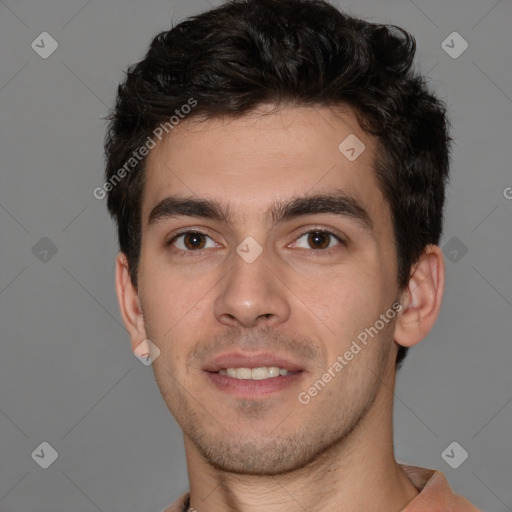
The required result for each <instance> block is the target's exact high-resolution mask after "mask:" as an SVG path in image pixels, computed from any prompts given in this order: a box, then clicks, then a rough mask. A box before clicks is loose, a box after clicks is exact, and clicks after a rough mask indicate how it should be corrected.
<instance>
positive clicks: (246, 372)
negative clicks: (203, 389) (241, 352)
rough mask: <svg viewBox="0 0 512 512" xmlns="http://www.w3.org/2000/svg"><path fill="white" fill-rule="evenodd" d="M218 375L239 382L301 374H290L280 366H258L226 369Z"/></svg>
mask: <svg viewBox="0 0 512 512" xmlns="http://www.w3.org/2000/svg"><path fill="white" fill-rule="evenodd" d="M216 373H218V374H219V375H227V376H228V377H231V378H232V379H239V380H266V379H274V378H276V377H279V376H285V375H295V374H297V373H299V372H290V371H288V370H287V369H286V368H279V367H278V366H258V367H257V368H243V367H242V368H226V369H222V370H219V371H218V372H216Z"/></svg>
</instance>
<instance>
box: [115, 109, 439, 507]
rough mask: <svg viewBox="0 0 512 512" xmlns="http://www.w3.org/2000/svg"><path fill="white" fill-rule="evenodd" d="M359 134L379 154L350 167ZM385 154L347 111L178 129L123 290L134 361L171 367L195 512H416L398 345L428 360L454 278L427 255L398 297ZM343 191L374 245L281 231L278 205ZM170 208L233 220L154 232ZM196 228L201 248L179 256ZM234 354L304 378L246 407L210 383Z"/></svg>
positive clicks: (166, 382)
mask: <svg viewBox="0 0 512 512" xmlns="http://www.w3.org/2000/svg"><path fill="white" fill-rule="evenodd" d="M350 134H355V135H357V137H358V138H359V139H360V140H361V141H363V143H364V144H365V146H366V149H365V151H364V152H363V153H362V154H361V155H360V156H359V157H358V158H357V159H356V160H355V161H352V162H351V161H349V160H348V159H347V158H345V156H343V155H342V154H341V152H340V151H339V149H338V146H339V144H340V143H341V141H343V140H344V139H345V138H346V137H347V136H348V135H350ZM375 151H376V140H375V139H374V138H373V137H372V136H370V135H368V134H366V133H365V132H364V131H362V129H361V128H360V126H359V124H358V122H357V120H356V118H355V116H354V114H353V113H352V112H351V111H350V109H349V108H344V109H342V108H340V109H337V110H336V111H335V110H333V109H329V108H326V107H316V108H311V107H296V106H293V107H292V106H282V107H280V108H278V109H275V108H273V107H271V106H262V107H261V108H260V109H259V110H257V111H255V112H253V113H251V114H249V115H245V116H243V117H241V118H239V119H219V118H217V119H211V120H207V121H203V122H199V121H197V120H195V119H193V118H192V119H189V120H186V121H183V122H181V123H180V124H179V125H178V126H177V127H176V128H175V129H174V130H173V131H172V132H171V134H170V136H169V137H168V138H167V139H164V140H163V141H162V142H161V143H160V144H159V145H157V147H155V148H154V149H153V150H152V151H151V153H150V154H149V156H148V160H147V169H146V172H147V176H146V178H147V179H146V185H145V189H144V194H143V202H142V247H141V256H140V265H139V276H138V289H135V288H134V287H133V285H132V283H131V281H130V278H129V272H128V264H127V261H126V258H125V256H124V254H122V253H120V254H119V255H118V258H117V267H116V270H117V273H116V288H117V293H118V297H119V302H120V306H121V312H122V316H123V319H124V322H125V324H126V327H127V329H128V331H129V334H130V337H131V341H132V348H133V349H134V350H135V348H136V347H137V346H138V345H139V344H140V343H141V341H142V340H144V339H146V338H149V339H150V340H152V342H153V343H154V344H155V345H156V346H157V347H158V348H159V349H160V351H161V353H160V356H159V357H158V358H157V359H156V360H155V361H154V362H153V370H154V373H155V378H156V380H157V383H158V385H159V388H160V391H161V393H162V396H163V398H164V400H165V402H166V404H167V406H168V408H169V410H170V411H171V413H172V414H173V415H174V417H175V418H176V420H177V422H178V423H179V425H180V426H181V428H182V430H183V435H184V443H185V450H186V457H187V465H188V472H189V481H190V490H191V506H192V507H193V508H195V509H196V510H198V511H199V512H201V511H205V512H206V511H208V512H217V511H219V512H220V511H228V510H229V511H243V512H253V511H260V510H262V509H264V510H266V511H268V512H274V511H275V512H277V511H279V512H283V511H292V510H293V511H296V510H297V509H304V510H307V511H308V512H316V511H320V510H344V511H354V512H355V511H363V510H365V511H366V510H383V511H390V512H391V511H396V512H398V511H400V510H402V509H403V508H404V507H405V506H406V505H407V504H408V503H409V502H410V501H411V500H412V499H413V498H414V497H415V496H416V495H417V494H418V490H417V489H416V488H415V487H414V486H413V484H412V483H411V481H410V480H409V479H408V477H407V475H406V474H405V472H404V471H403V470H402V468H401V467H400V466H399V465H398V463H397V462H396V461H395V458H394V453H393V432H392V408H393V390H394V385H395V358H396V352H397V349H398V345H399V344H400V345H403V346H412V345H414V344H416V343H418V342H419V341H420V340H421V339H423V338H424V337H425V336H426V334H427V333H428V332H429V330H430V329H431V327H432V326H433V324H434V322H435V320H436V318H437V316H438V313H439V309H440V307H441V300H442V294H443V288H444V262H443V256H442V253H441V250H440V249H439V247H438V246H434V245H431V246H428V247H427V248H426V249H425V252H424V254H423V255H422V257H421V258H420V260H419V261H418V262H416V264H415V265H414V266H413V268H411V278H410V281H409V285H408V287H407V288H405V289H400V288H399V287H398V284H397V261H396V252H395V247H394V238H393V228H392V221H391V212H390V209H389V205H388V204H387V202H386V200H385V199H384V197H383V195H382V193H381V192H380V190H379V189H378V187H377V183H376V181H375V177H374V174H373V171H372V162H373V161H374V158H375ZM333 191H341V192H343V193H345V194H349V195H350V196H351V197H353V198H355V199H356V200H357V201H358V203H359V204H360V205H362V207H363V208H364V209H365V210H366V211H367V213H368V215H369V218H370V219H371V221H372V223H373V230H372V231H369V230H368V229H366V228H365V226H364V225H363V223H361V222H360V221H358V220H357V219H354V218H351V217H349V216H346V215H337V214H334V213H310V214H307V215H299V216H297V217H294V218H288V219H285V220H281V221H279V222H277V223H274V222H272V218H271V217H270V216H269V214H268V212H269V211H270V210H271V208H272V207H273V206H274V205H275V203H276V202H281V203H286V202H288V201H290V200H292V199H294V198H297V197H305V196H309V195H314V194H330V193H333ZM171 195H172V196H180V197H186V198H193V199H199V198H201V199H210V200H215V201H217V202H218V203H220V204H221V205H222V206H224V207H226V208H229V213H230V215H231V218H230V219H229V222H225V221H220V220H214V219H209V218H203V217H198V216H193V215H180V216H174V217H164V218H160V219H159V220H157V221H156V222H153V223H151V224H149V223H148V219H149V216H150V212H151V211H152V210H153V208H154V207H155V206H156V205H157V204H158V203H159V202H160V201H162V200H163V199H165V198H166V197H169V196H171ZM183 228H190V229H193V230H197V231H199V232H201V233H204V234H205V235H206V237H205V238H204V237H201V236H199V238H193V237H192V239H191V238H190V236H188V237H183V236H181V237H179V238H174V237H176V236H177V235H178V233H180V230H182V229H183ZM315 230H316V231H318V230H324V231H329V232H331V233H333V234H334V235H336V236H339V237H340V238H342V239H343V240H344V241H345V243H340V242H339V241H338V240H337V239H336V238H335V237H334V236H332V237H331V236H329V235H324V236H323V237H322V236H320V238H314V237H313V239H312V238H311V237H309V236H308V234H307V233H308V232H311V231H313V232H314V231H315ZM303 233H306V234H305V235H303ZM248 236H251V237H252V238H253V239H254V240H256V241H257V243H258V244H259V246H260V247H261V249H262V252H261V254H260V255H259V256H258V257H257V258H256V259H255V260H254V261H253V262H252V263H247V261H245V260H244V259H243V258H242V257H241V256H240V255H239V254H238V253H237V252H236V248H237V246H239V245H240V244H241V242H242V241H243V240H244V239H246V237H248ZM170 240H171V241H172V242H171V244H170V245H166V242H168V241H170ZM191 240H192V243H191ZM319 241H320V243H318V242H319ZM184 242H187V244H188V245H185V243H184ZM193 242H196V245H194V244H193ZM197 244H199V245H200V246H201V247H202V248H199V249H197V248H195V247H197ZM201 244H205V245H201ZM251 250H253V249H251ZM396 301H399V302H400V303H401V304H402V306H403V309H402V311H401V312H400V313H399V314H398V315H397V316H396V317H395V318H394V319H393V320H392V321H390V322H389V323H386V324H385V327H384V328H382V329H381V330H380V331H379V332H378V335H376V336H375V337H374V338H372V339H369V342H368V344H367V345H366V346H364V348H363V349H362V350H361V351H360V352H359V353H358V354H357V355H355V356H354V358H353V359H352V360H351V361H350V362H349V363H348V364H347V365H346V366H344V368H343V370H342V371H340V372H338V373H336V376H335V377H333V378H332V379H331V381H330V382H329V383H328V384H327V385H326V386H325V388H323V389H322V390H321V391H320V392H318V394H317V395H316V396H315V397H314V398H312V399H311V401H310V402H309V403H308V404H307V405H304V404H302V403H300V401H299V400H298V398H297V397H298V394H299V393H300V392H303V391H307V390H308V389H309V387H310V386H311V385H312V384H313V383H314V382H315V381H317V380H318V379H320V378H322V375H323V374H324V373H325V372H326V371H327V369H328V368H329V367H331V366H332V365H333V363H334V362H335V361H336V360H337V358H338V356H339V355H343V354H344V353H345V352H346V351H347V350H348V349H349V348H350V346H351V343H352V341H353V340H354V339H356V337H357V335H358V334H359V333H361V332H362V331H364V329H365V328H368V327H370V326H373V325H374V324H375V322H376V320H378V319H379V318H380V315H381V314H383V313H385V312H386V311H387V310H389V309H390V308H391V305H392V304H393V303H394V302H396ZM232 350H239V351H242V352H243V353H260V352H271V353H274V354H277V355H279V356H281V357H284V358H286V359H291V360H293V361H295V362H298V363H300V365H301V367H302V368H303V370H304V371H303V372H302V373H301V374H300V376H299V377H298V378H297V380H296V381H295V382H294V383H293V384H292V385H291V386H289V387H288V388H286V389H284V390H281V391H278V392H274V393H272V394H270V395H267V396H265V397H258V398H239V397H234V396H232V395H230V394H228V393H226V392H225V391H222V390H219V389H218V388H217V387H215V386H214V385H212V383H211V382H210V380H209V379H208V377H207V375H206V373H205V372H204V371H203V366H204V364H205V363H206V362H207V361H209V360H210V359H211V358H212V357H214V356H216V355H218V354H221V353H226V352H230V351H232Z"/></svg>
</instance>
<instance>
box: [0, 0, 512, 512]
mask: <svg viewBox="0 0 512 512" xmlns="http://www.w3.org/2000/svg"><path fill="white" fill-rule="evenodd" d="M218 3H219V2H213V1H211V0H210V1H209V2H203V1H202V0H194V1H192V0H187V1H177V0H174V1H171V0H145V1H134V0H131V1H121V0H116V1H112V0H111V1H109V2H105V1H103V2H100V1H99V0H90V1H87V0H85V1H84V0H66V1H64V0H39V1H37V2H35V1H33V0H32V1H29V0H0V48H1V67H0V109H1V118H0V119H1V139H0V140H1V142H2V148H1V150H2V152H1V155H2V158H1V160H0V179H1V187H0V230H1V240H2V243H1V248H2V253H1V260H0V264H1V267H0V315H1V316H0V322H1V329H0V336H1V345H0V346H1V358H0V510H2V511H4V512H14V511H38V512H44V511H51V512H64V511H69V510H73V511H75V512H82V511H83V512H89V511H90V512H93V511H98V510H100V511H104V512H109V511H112V512H114V511H123V512H129V511H142V510H144V511H148V512H150V511H156V512H158V511H160V510H161V509H163V508H164V507H165V506H167V505H169V503H170V502H172V501H173V500H174V499H176V498H177V497H178V496H179V495H180V494H181V493H182V492H184V491H186V490H187V474H186V466H185V457H184V452H183V448H182V439H181V432H180V430H179V428H178V427H177V425H176V423H175V422H174V420H173V419H172V417H171V415H170V413H169V412H168V411H167V408H166V407H165V404H164V403H163V400H162V399H161V397H160V394H159V392H158V389H157V387H156V384H155V383H154V380H153V374H152V371H151V368H150V367H146V366H144V365H143V364H141V363H140V362H139V361H138V360H137V359H136V358H135V357H134V356H133V354H132V352H131V349H130V341H129V338H128V335H127V333H126V331H125V329H124V327H123V326H122V325H121V319H120V315H119V312H118V306H117V302H116V297H115V292H114V258H115V255H116V251H117V241H116V236H115V235H116V233H115V229H114V226H113V224H112V222H111V221H110V218H109V216H108V214H107V211H106V206H105V201H101V200H98V199H95V198H94V197H93V193H92V192H93V189H94V188H95V187H97V186H101V184H102V183H103V179H102V174H103V154H102V142H103V136H104V128H105V123H104V121H102V119H101V118H102V117H103V116H105V115H106V113H107V107H108V106H110V105H111V104H112V102H113V100H114V97H115V92H116V85H117V84H118V82H119V81H120V80H121V79H122V77H123V71H124V69H125V68H126V67H127V66H128V65H129V64H131V63H133V62H135V61H137V60H139V59H141V58H142V57H143V55H144V53H145V52H146V49H147V46H148V44H149V42H150V40H151V39H152V37H153V36H155V35H156V34H157V33H158V32H160V31H162V30H166V29H168V28H169V27H170V24H171V19H173V20H175V21H179V20H182V19H183V18H184V17H186V16H188V15H190V14H193V13H197V12H199V11H202V10H204V9H206V8H208V4H209V5H217V4H218ZM337 5H339V6H341V7H347V8H348V9H349V11H350V12H352V13H353V14H356V15H360V16H363V17H365V18H367V19H369V20H370V21H378V22H383V23H395V24H397V25H401V26H403V27H404V28H406V29H407V30H409V31H411V32H412V33H413V34H414V35H415V37H416V39H417V43H418V57H417V62H418V65H419V66H420V68H421V69H422V71H423V72H425V73H426V74H427V75H428V76H430V78H431V86H432V87H433V88H434V89H436V90H437V91H438V93H439V95H440V96H441V97H442V98H443V99H444V100H445V101H446V102H447V104H448V107H449V110H450V113H451V120H452V123H453V135H454V137H455V139H456V141H455V146H454V152H453V164H452V179H451V185H450V187H449V189H448V205H447V210H446V226H445V235H444V237H443V241H442V244H441V245H443V246H445V245H446V244H448V245H447V246H446V247H445V254H446V256H447V260H446V266H447V283H446V294H445V299H444V303H443V308H442V311H441V315H440V318H439V320H438V322H437V324H436V326H435V328H434V329H433V331H432V333H431V334H430V335H429V336H428V338H427V339H426V340H424V341H423V342H422V343H420V345H418V346H417V347H416V348H414V349H412V350H411V351H410V352H409V355H408V357H407V359H406V361H405V364H404V366H403V368H402V369H401V370H400V372H399V374H398V384H397V389H396V407H395V414H396V416H395V423H396V435H395V448H396V454H397V458H398V460H399V461H402V462H408V463H412V464H417V465H421V466H425V467H430V468H438V469H440V470H441V471H443V472H444V473H445V474H446V476H447V478H448V480H449V481H450V484H451V485H452V487H453V488H454V489H455V490H456V491H457V492H459V493H461V494H463V495H465V496H466V497H467V498H468V499H470V500H471V501H473V502H474V503H475V504H476V505H477V506H479V507H480V508H482V509H483V510H486V511H497V512H498V511H512V486H511V482H512V438H511V434H512V428H511V427H512V372H511V371H510V365H511V362H512V361H511V360H512V350H511V343H510V341H511V333H512V322H511V318H512V263H511V262H512V258H511V254H512V236H511V228H510V226H511V220H512V200H510V199H507V197H506V196H507V195H508V197H509V198H510V197H511V196H512V189H508V188H507V187H512V172H511V164H510V162H512V144H511V133H512V71H511V70H512V65H511V60H512V58H511V55H512V31H511V30H510V26H511V24H512V3H511V2H510V1H504V0H502V1H496V0H478V1H477V0H472V1H468V0H450V1H449V2H447V1H443V0H435V1H433V0H428V1H427V0H414V2H411V1H408V0H385V1H382V0H381V1H377V0H357V1H356V0H353V1H350V2H345V3H342V2H338V3H337ZM44 31H46V32H48V33H50V34H51V36H52V37H53V38H55V40H56V41H57V42H58V45H59V46H58V49H57V50H56V51H55V52H54V53H53V54H52V55H51V56H49V57H48V58H47V59H43V58H41V57H40V56H39V54H38V53H36V51H34V49H32V47H31V43H32V41H34V40H36V42H37V41H40V38H38V36H39V34H41V33H42V32H44ZM453 31H457V32H458V33H460V34H461V35H462V37H463V38H464V39H465V40H466V41H467V42H468V44H469V47H468V49H467V50H466V51H465V52H464V53H463V54H462V55H460V56H459V57H458V58H453V57H451V56H450V55H449V54H448V53H447V52H446V51H445V50H444V49H443V47H442V42H443V41H444V40H445V39H446V38H447V36H449V34H451V33H452V32H453ZM39 44H40V45H41V43H39ZM448 44H449V45H450V46H454V47H455V50H457V49H458V48H460V46H458V45H459V43H457V42H455V41H454V42H453V43H452V42H450V39H448ZM45 47H46V49H48V45H47V44H46V45H45ZM507 191H508V192H507ZM43 237H47V238H48V239H49V240H50V241H51V243H53V244H54V246H55V248H53V247H51V246H50V245H49V242H48V240H46V239H43V240H42V241H40V240H41V239H42V238H43ZM34 247H35V248H34ZM52 248H53V252H55V249H56V251H57V252H56V253H55V254H53V252H52V250H51V249H52ZM465 248H466V249H467V253H465V250H466V249H465ZM45 251H47V252H45ZM453 441H457V442H458V443H459V444H460V445H461V446H462V447H463V448H464V449H465V450H466V451H467V452H468V453H469V457H468V459H467V460H466V461H465V462H464V463H463V464H462V465H461V466H460V467H459V468H457V469H452V468H451V467H450V466H448V464H447V463H446V462H445V460H443V458H442V456H441V454H442V452H443V450H444V449H445V448H446V447H447V446H448V445H449V444H450V443H452V442H453ZM42 442H48V443H49V444H50V445H51V446H52V447H53V448H54V449H55V450H56V451H57V452H58V458H57V460H56V461H55V462H54V463H53V464H52V465H51V466H50V467H49V468H48V469H42V468H41V467H39V465H38V464H36V462H35V458H32V457H31V454H32V452H33V451H34V450H35V449H36V448H37V447H38V446H39V445H40V443H42ZM457 450H458V451H457ZM457 450H455V452H454V456H453V457H454V458H455V459H456V458H457V457H460V453H461V452H460V449H457Z"/></svg>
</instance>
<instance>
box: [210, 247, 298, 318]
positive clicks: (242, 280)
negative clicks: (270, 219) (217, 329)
mask: <svg viewBox="0 0 512 512" xmlns="http://www.w3.org/2000/svg"><path fill="white" fill-rule="evenodd" d="M274 266H275V265H274ZM278 276H279V273H278V269H276V268H273V267H272V262H271V259H270V258H269V257H268V256H267V255H266V254H265V251H263V252H262V254H261V255H260V256H259V257H258V258H257V259H256V260H254V261H252V262H251V263H248V262H247V261H245V260H244V259H243V258H242V257H240V256H239V255H238V254H237V253H234V254H233V255H232V266H231V270H230V271H229V272H228V273H227V275H226V277H225V279H223V280H222V281H221V282H220V283H219V284H220V288H219V294H218V296H217V297H216V299H215V305H214V313H215V317H216V318H217V320H218V321H219V322H221V323H222V324H224V325H229V326H235V325H236V326H238V327H254V326H256V325H257V324H259V323H264V324H265V325H267V326H269V327H276V326H277V325H279V324H281V323H282V322H286V320H288V318H289V317H290V313H291V309H290V302H289V298H288V297H287V288H286V286H285V285H284V284H283V282H282V280H281V279H280V278H279V277H278Z"/></svg>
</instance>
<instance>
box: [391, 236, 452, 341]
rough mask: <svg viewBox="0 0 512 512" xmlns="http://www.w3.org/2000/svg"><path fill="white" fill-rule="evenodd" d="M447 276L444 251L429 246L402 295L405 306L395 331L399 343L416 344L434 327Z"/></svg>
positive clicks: (414, 268) (395, 337)
mask: <svg viewBox="0 0 512 512" xmlns="http://www.w3.org/2000/svg"><path fill="white" fill-rule="evenodd" d="M444 277H445V267H444V258H443V253H442V251H441V249H440V248H439V247H438V246H437V245H428V246H427V247H426V248H425V251H424V252H423V254H422V255H421V257H420V259H419V260H418V262H417V263H416V264H415V265H414V267H413V271H412V272H411V277H410V279H409V284H408V286H407V288H406V289H405V290H404V291H403V292H402V295H401V303H402V305H403V309H402V311H401V312H400V314H399V316H398V320H397V323H396V327H395V334H394V339H395V341H396V342H397V343H398V344H399V345H402V346H404V347H411V346H413V345H416V344H417V343H419V342H420V341H421V340H422V339H423V338H424V337H425V336H426V335H427V334H428V332H429V331H430V330H431V329H432V327H433V325H434V323H435V321H436V320H437V317H438V315H439V311H440V309H441V303H442V299H443V292H444Z"/></svg>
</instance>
